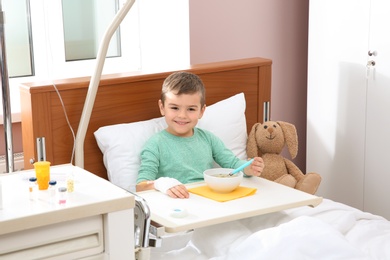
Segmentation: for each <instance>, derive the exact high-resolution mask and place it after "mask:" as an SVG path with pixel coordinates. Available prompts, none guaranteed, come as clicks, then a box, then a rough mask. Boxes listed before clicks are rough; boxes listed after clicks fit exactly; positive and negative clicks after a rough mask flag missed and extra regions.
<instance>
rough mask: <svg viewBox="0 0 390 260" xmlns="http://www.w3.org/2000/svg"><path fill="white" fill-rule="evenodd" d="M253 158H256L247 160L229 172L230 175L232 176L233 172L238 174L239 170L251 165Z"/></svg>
mask: <svg viewBox="0 0 390 260" xmlns="http://www.w3.org/2000/svg"><path fill="white" fill-rule="evenodd" d="M253 160H254V159H251V160H249V161H247V162H246V163H244V164H243V165H241V166H240V167H238V168H237V169H234V170H233V171H232V172H231V173H229V175H230V176H232V175H233V174H236V173H237V172H239V171H242V170H243V169H244V168H245V167H247V166H248V165H250V164H251V163H252V162H253Z"/></svg>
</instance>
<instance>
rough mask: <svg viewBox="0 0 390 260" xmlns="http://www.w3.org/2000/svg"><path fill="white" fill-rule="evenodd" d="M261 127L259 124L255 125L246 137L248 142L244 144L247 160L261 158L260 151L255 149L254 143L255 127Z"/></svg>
mask: <svg viewBox="0 0 390 260" xmlns="http://www.w3.org/2000/svg"><path fill="white" fill-rule="evenodd" d="M259 125H261V124H260V123H256V124H254V125H253V126H252V129H251V131H250V133H249V136H248V142H247V144H246V154H247V156H248V158H253V157H257V156H261V154H260V151H259V149H258V147H257V142H256V131H257V127H258V126H259Z"/></svg>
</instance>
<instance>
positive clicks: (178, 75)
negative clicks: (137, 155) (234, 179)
mask: <svg viewBox="0 0 390 260" xmlns="http://www.w3.org/2000/svg"><path fill="white" fill-rule="evenodd" d="M158 106H159V108H160V112H161V115H162V116H164V117H165V121H166V123H167V125H168V127H167V128H166V129H165V130H163V131H161V132H160V133H157V134H156V135H154V136H153V137H151V138H150V139H149V140H148V141H147V143H146V144H145V146H144V148H143V150H142V152H141V167H140V170H139V174H138V179H137V186H136V190H137V191H143V190H149V189H157V190H159V191H161V192H163V193H165V194H168V195H169V196H170V197H173V198H188V197H189V193H188V191H187V189H186V187H185V186H184V185H183V184H184V183H191V182H197V181H202V180H203V171H204V170H206V169H210V168H212V167H213V163H214V161H215V162H216V163H218V164H219V165H220V166H221V167H222V168H233V169H235V168H238V167H239V166H241V165H242V164H244V163H245V161H242V160H240V159H238V158H237V157H235V156H234V154H233V153H232V151H230V150H229V149H227V148H226V147H225V145H224V144H223V142H222V141H221V140H220V139H219V138H218V137H216V136H215V135H214V134H212V133H210V132H209V131H206V130H202V129H199V128H196V127H195V126H196V124H197V123H198V120H199V119H200V118H202V116H203V113H204V111H205V109H206V104H205V88H204V85H203V82H202V81H201V79H200V78H199V77H198V76H197V75H195V74H192V73H189V72H175V73H173V74H171V75H169V76H168V77H167V78H166V79H165V81H164V83H163V86H162V93H161V99H160V100H159V101H158ZM263 168H264V162H263V159H262V158H260V157H255V158H254V161H253V162H252V164H251V165H250V166H248V167H246V168H245V169H244V173H245V175H247V176H260V175H261V172H262V171H263Z"/></svg>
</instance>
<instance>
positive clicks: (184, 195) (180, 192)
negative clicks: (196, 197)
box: [167, 184, 190, 199]
mask: <svg viewBox="0 0 390 260" xmlns="http://www.w3.org/2000/svg"><path fill="white" fill-rule="evenodd" d="M167 194H168V195H169V197H172V198H179V199H188V198H189V197H190V194H189V192H188V190H187V188H186V186H184V185H183V184H181V185H177V186H175V187H172V188H170V189H169V190H167Z"/></svg>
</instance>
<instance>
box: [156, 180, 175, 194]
mask: <svg viewBox="0 0 390 260" xmlns="http://www.w3.org/2000/svg"><path fill="white" fill-rule="evenodd" d="M180 184H182V183H181V182H180V181H178V180H176V179H174V178H169V177H160V178H158V179H157V180H155V181H154V188H155V189H156V190H159V191H161V192H162V193H165V194H167V191H168V190H169V189H170V188H172V187H175V186H177V185H180Z"/></svg>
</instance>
